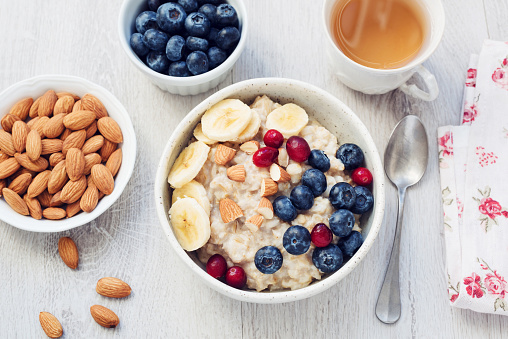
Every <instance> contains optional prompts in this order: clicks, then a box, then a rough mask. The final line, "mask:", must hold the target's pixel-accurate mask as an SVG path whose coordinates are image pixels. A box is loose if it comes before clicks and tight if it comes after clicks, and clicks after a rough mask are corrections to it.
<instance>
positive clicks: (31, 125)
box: [26, 117, 40, 130]
mask: <svg viewBox="0 0 508 339" xmlns="http://www.w3.org/2000/svg"><path fill="white" fill-rule="evenodd" d="M39 119H40V118H39V117H35V118H33V119H30V120H28V122H27V123H26V125H27V126H28V128H30V130H32V128H33V126H34V124H35V123H36V122H37V121H39Z"/></svg>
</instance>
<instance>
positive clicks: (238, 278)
mask: <svg viewBox="0 0 508 339" xmlns="http://www.w3.org/2000/svg"><path fill="white" fill-rule="evenodd" d="M246 283H247V275H246V274H245V271H244V270H243V268H241V267H240V266H233V267H230V268H229V269H228V271H227V272H226V284H228V285H229V286H231V287H234V288H239V289H242V288H243V287H244V286H245V284H246Z"/></svg>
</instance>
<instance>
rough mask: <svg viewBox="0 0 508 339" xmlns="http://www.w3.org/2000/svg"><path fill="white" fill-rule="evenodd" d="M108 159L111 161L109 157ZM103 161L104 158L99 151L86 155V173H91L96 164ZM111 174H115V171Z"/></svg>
mask: <svg viewBox="0 0 508 339" xmlns="http://www.w3.org/2000/svg"><path fill="white" fill-rule="evenodd" d="M115 152H116V151H115ZM108 161H109V159H108ZM101 162H102V158H101V156H100V155H99V154H97V153H91V154H87V155H85V169H84V172H83V173H84V174H85V175H89V174H90V172H91V171H92V167H93V166H94V165H98V164H100V163H101ZM106 165H107V163H106ZM111 174H113V173H111Z"/></svg>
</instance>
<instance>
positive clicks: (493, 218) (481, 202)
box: [473, 186, 508, 232]
mask: <svg viewBox="0 0 508 339" xmlns="http://www.w3.org/2000/svg"><path fill="white" fill-rule="evenodd" d="M478 192H480V194H481V198H475V197H473V200H475V201H476V202H477V203H478V211H479V212H480V217H479V218H478V220H480V223H481V225H482V227H484V228H485V232H488V231H489V230H490V228H491V227H492V225H494V224H495V225H497V224H498V222H497V217H501V216H503V217H505V218H508V211H506V210H505V209H504V208H503V206H501V204H500V203H499V202H498V201H496V200H494V199H492V198H491V197H490V193H491V189H490V187H489V186H487V187H485V189H484V190H483V191H482V190H480V189H478Z"/></svg>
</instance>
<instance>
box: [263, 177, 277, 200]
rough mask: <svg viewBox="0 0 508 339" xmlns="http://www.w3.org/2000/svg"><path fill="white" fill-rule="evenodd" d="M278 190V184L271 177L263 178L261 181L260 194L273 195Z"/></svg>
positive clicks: (264, 195)
mask: <svg viewBox="0 0 508 339" xmlns="http://www.w3.org/2000/svg"><path fill="white" fill-rule="evenodd" d="M278 190H279V185H277V183H276V182H275V181H273V180H272V179H268V178H265V179H263V181H261V196H262V197H268V196H270V195H274V194H275V193H277V191H278Z"/></svg>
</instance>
